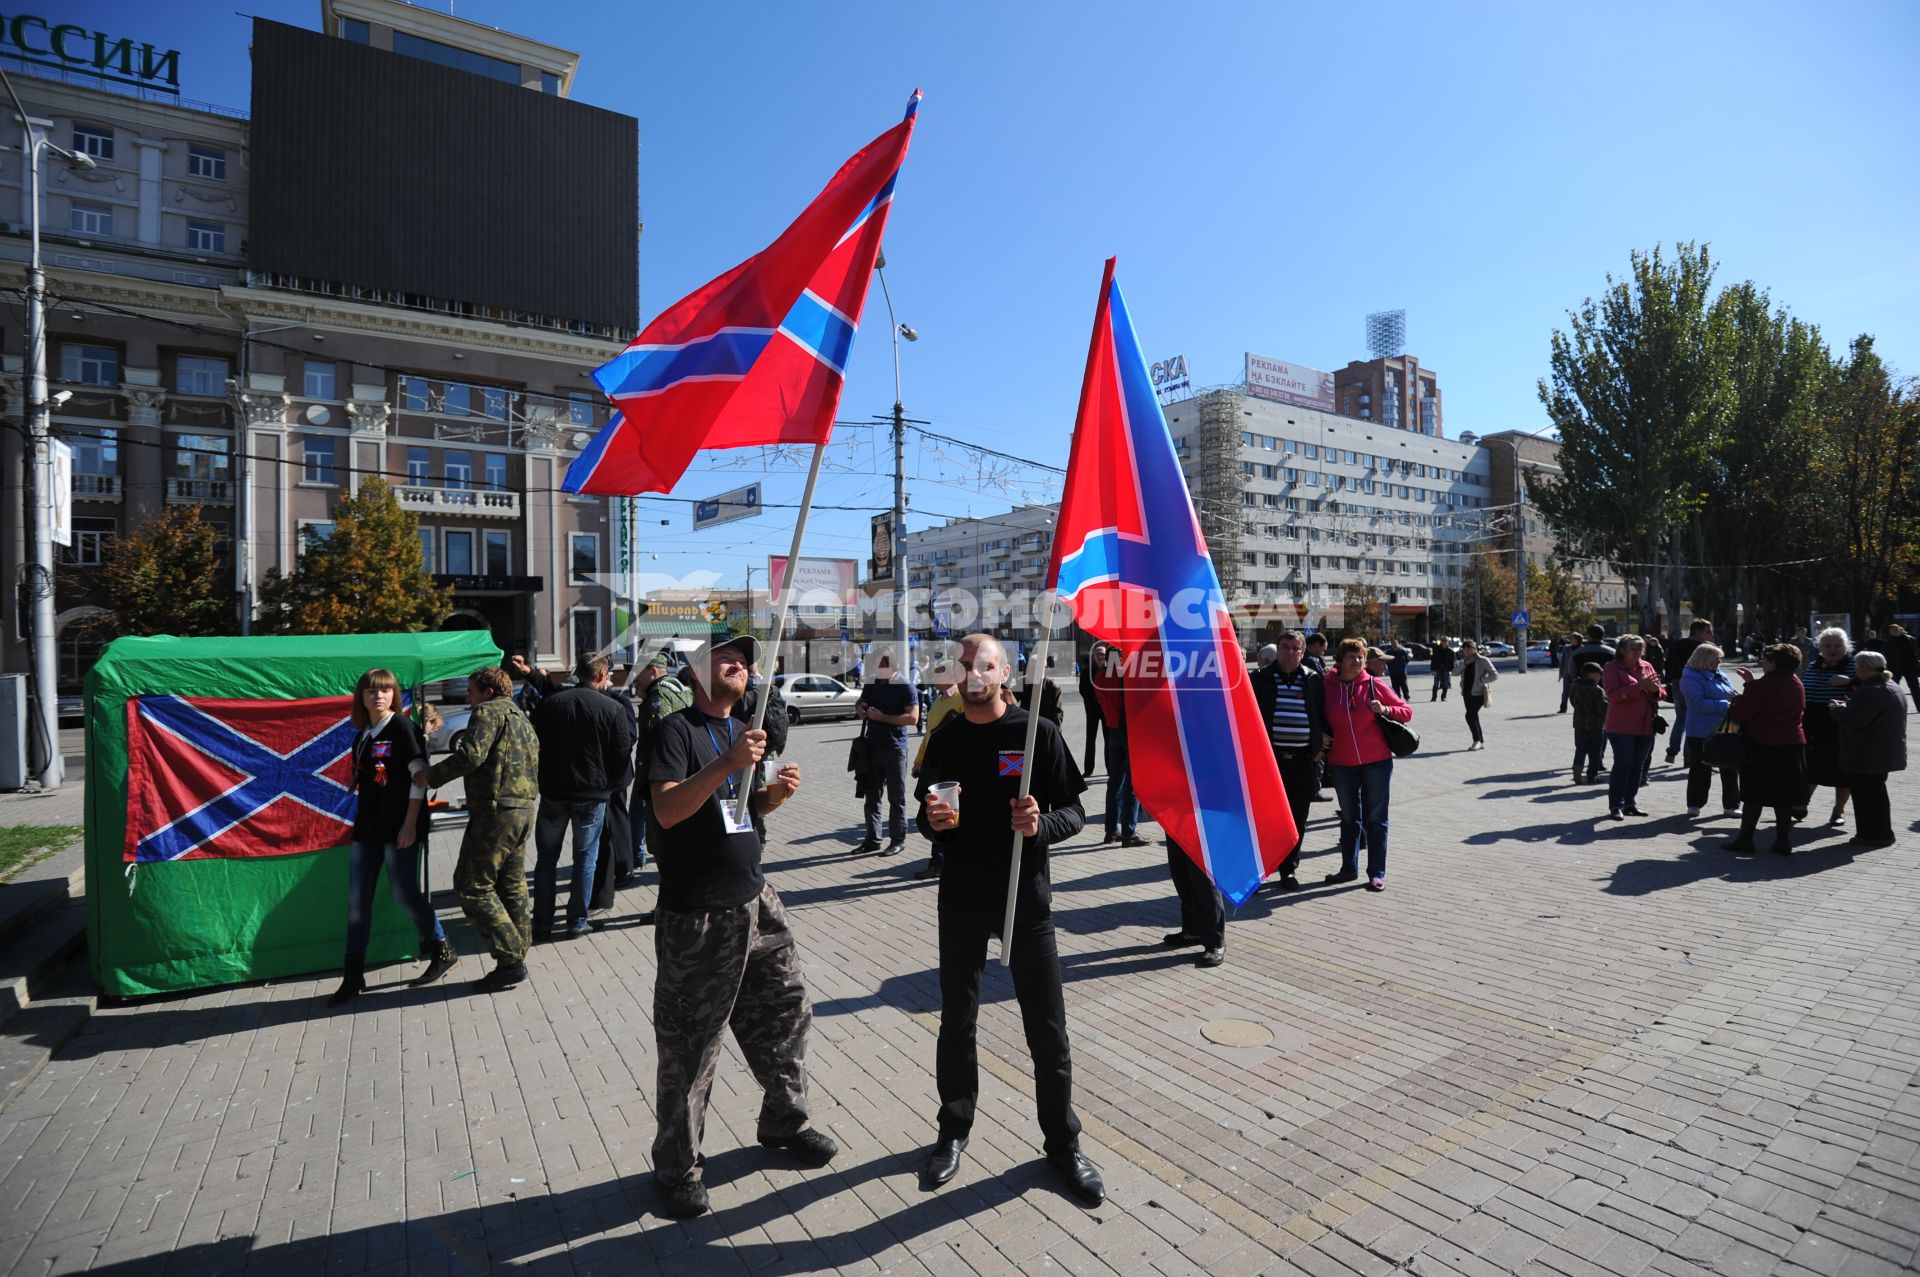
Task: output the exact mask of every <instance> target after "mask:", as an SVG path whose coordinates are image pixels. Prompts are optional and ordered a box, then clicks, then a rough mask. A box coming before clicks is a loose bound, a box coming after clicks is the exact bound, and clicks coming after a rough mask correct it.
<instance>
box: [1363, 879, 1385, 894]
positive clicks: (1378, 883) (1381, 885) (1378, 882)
mask: <svg viewBox="0 0 1920 1277" xmlns="http://www.w3.org/2000/svg"><path fill="white" fill-rule="evenodd" d="M1386 889H1387V880H1386V879H1385V878H1369V879H1367V890H1368V891H1385V890H1386Z"/></svg>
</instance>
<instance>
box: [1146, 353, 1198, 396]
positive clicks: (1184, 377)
mask: <svg viewBox="0 0 1920 1277" xmlns="http://www.w3.org/2000/svg"><path fill="white" fill-rule="evenodd" d="M1147 371H1148V373H1149V374H1150V375H1151V376H1152V378H1153V393H1154V394H1156V395H1159V396H1160V397H1161V398H1163V399H1164V398H1166V397H1168V396H1169V395H1184V394H1186V393H1187V392H1188V391H1190V390H1192V389H1193V378H1192V377H1191V376H1189V375H1188V373H1187V357H1186V356H1185V355H1175V356H1174V357H1173V358H1172V359H1162V360H1161V361H1160V362H1159V363H1157V364H1155V365H1153V367H1151V368H1149V369H1148V370H1147Z"/></svg>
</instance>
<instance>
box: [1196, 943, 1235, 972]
mask: <svg viewBox="0 0 1920 1277" xmlns="http://www.w3.org/2000/svg"><path fill="white" fill-rule="evenodd" d="M1226 960H1227V950H1226V948H1225V946H1222V947H1220V948H1218V949H1207V950H1205V951H1203V952H1202V953H1201V954H1200V956H1199V957H1197V958H1195V959H1194V960H1193V965H1194V966H1196V967H1217V966H1219V965H1221V964H1222V963H1224V962H1225V961H1226Z"/></svg>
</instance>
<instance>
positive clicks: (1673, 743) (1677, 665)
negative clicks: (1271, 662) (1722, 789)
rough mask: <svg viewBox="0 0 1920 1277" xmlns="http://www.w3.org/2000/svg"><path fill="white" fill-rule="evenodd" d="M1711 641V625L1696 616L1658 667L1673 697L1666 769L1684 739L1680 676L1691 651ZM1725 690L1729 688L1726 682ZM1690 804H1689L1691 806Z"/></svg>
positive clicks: (1684, 703)
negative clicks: (1671, 724)
mask: <svg viewBox="0 0 1920 1277" xmlns="http://www.w3.org/2000/svg"><path fill="white" fill-rule="evenodd" d="M1711 642H1713V622H1712V621H1709V620H1706V619H1704V618H1700V617H1696V618H1695V619H1694V622H1693V624H1691V625H1689V626H1688V627H1687V636H1686V637H1685V638H1677V639H1675V640H1674V641H1673V643H1672V644H1671V645H1670V646H1669V647H1668V648H1667V660H1666V664H1665V665H1664V666H1662V667H1661V669H1662V671H1663V672H1664V674H1665V676H1666V685H1667V694H1668V695H1669V696H1670V697H1672V698H1673V732H1672V734H1671V735H1669V736H1668V737H1667V766H1669V767H1671V766H1673V760H1674V759H1675V758H1678V757H1679V755H1680V748H1681V745H1682V744H1683V743H1684V742H1685V740H1686V737H1687V688H1686V680H1684V679H1683V678H1681V677H1680V673H1681V671H1682V670H1684V669H1686V668H1687V662H1688V661H1689V660H1691V659H1692V658H1693V650H1694V649H1695V648H1696V647H1699V646H1700V644H1702V643H1711ZM1727 686H1728V689H1729V690H1731V689H1732V686H1733V685H1732V684H1731V683H1729V684H1728V685H1727ZM1691 805H1692V804H1689V806H1691Z"/></svg>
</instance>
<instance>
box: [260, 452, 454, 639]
mask: <svg viewBox="0 0 1920 1277" xmlns="http://www.w3.org/2000/svg"><path fill="white" fill-rule="evenodd" d="M419 527H420V521H419V519H418V518H416V517H415V516H414V515H413V514H411V513H410V512H408V511H406V510H403V509H401V508H400V503H399V502H398V501H396V500H395V499H394V495H393V490H392V489H391V488H389V487H388V486H387V485H386V484H385V483H384V482H382V481H381V480H379V479H368V480H366V481H365V482H364V483H362V484H361V485H360V491H359V492H358V493H357V494H356V495H354V496H350V497H345V498H343V499H342V500H341V501H340V502H339V503H338V504H336V505H335V506H334V507H333V531H332V533H331V534H330V535H328V536H326V537H324V538H322V537H320V536H317V535H315V534H314V533H312V532H311V531H308V532H307V533H305V541H306V543H305V545H304V546H303V547H302V549H301V554H300V561H299V563H298V564H297V565H296V566H295V567H294V570H293V572H292V573H291V574H290V575H285V576H283V575H281V573H280V572H279V570H278V569H275V570H274V571H272V572H269V573H268V574H267V577H266V580H264V581H262V582H261V585H260V601H261V623H262V626H263V628H265V629H269V630H273V631H278V632H280V633H283V634H390V633H396V632H408V631H417V630H424V629H429V628H431V627H433V626H435V625H437V624H439V622H440V621H441V619H442V618H443V617H445V616H446V614H447V612H448V610H449V609H450V608H451V607H452V597H451V596H452V592H451V591H450V590H447V589H444V588H442V587H441V586H438V585H436V584H434V581H433V577H432V576H430V575H429V574H428V572H427V569H426V563H425V561H424V559H423V558H422V555H421V551H420V533H419Z"/></svg>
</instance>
